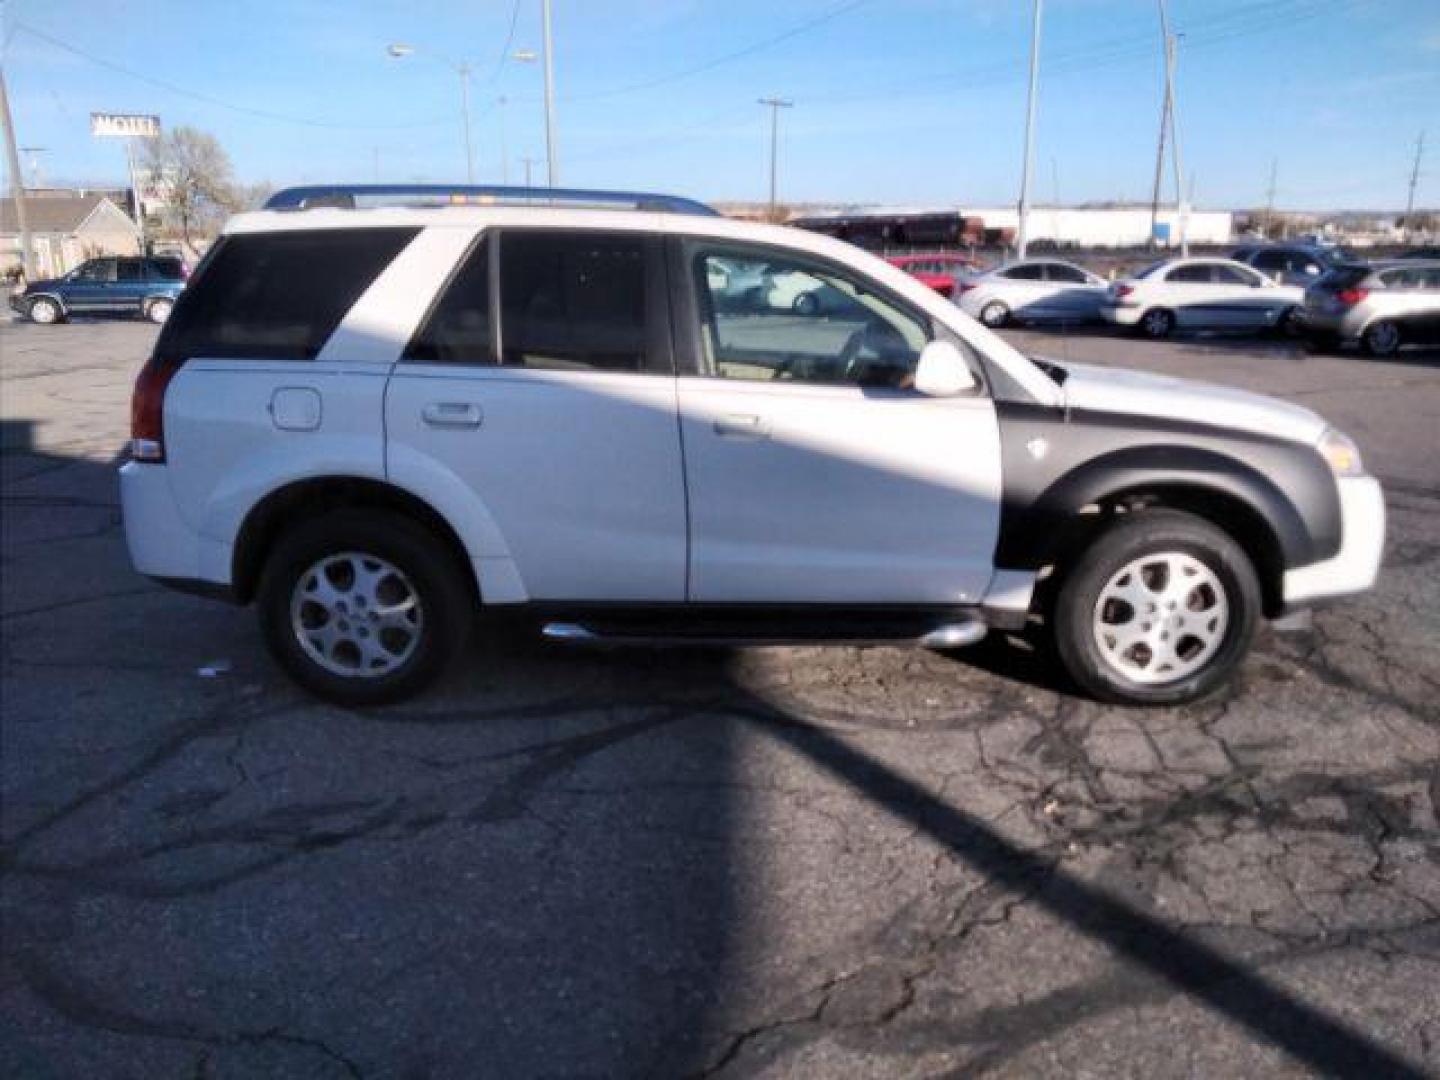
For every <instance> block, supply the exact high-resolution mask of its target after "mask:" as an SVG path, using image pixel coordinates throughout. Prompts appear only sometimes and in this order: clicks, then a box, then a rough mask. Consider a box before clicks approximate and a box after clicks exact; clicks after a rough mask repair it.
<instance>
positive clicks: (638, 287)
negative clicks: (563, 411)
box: [500, 231, 668, 372]
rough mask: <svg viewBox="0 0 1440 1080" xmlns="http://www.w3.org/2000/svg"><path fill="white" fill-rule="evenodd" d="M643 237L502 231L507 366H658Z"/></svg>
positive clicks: (663, 362)
mask: <svg viewBox="0 0 1440 1080" xmlns="http://www.w3.org/2000/svg"><path fill="white" fill-rule="evenodd" d="M647 263H648V259H647V251H646V242H645V237H643V236H639V235H629V234H623V233H584V232H567V233H558V232H554V233H551V232H539V231H537V232H507V233H505V234H503V235H502V236H501V237H500V335H501V338H502V341H503V349H504V353H503V362H504V363H505V365H506V366H510V367H529V368H549V369H555V370H560V371H576V370H579V371H626V372H645V371H663V370H666V369H667V367H668V358H666V357H663V356H661V355H659V353H660V351H661V350H659V349H658V348H655V347H654V345H653V342H652V338H651V335H650V333H649V317H648V315H649V313H648V311H647V307H648V304H647V299H646V298H647V293H648V291H649V290H648V289H647V287H646V277H647Z"/></svg>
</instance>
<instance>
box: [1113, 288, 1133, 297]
mask: <svg viewBox="0 0 1440 1080" xmlns="http://www.w3.org/2000/svg"><path fill="white" fill-rule="evenodd" d="M1114 291H1115V299H1116V300H1123V299H1125V297H1127V296H1129V295H1130V294H1131V293H1133V292H1134V291H1135V286H1134V285H1116V286H1115V290H1114Z"/></svg>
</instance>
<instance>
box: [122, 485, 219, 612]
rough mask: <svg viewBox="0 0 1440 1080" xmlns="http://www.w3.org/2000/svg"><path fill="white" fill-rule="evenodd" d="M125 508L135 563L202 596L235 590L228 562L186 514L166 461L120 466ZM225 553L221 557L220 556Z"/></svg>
mask: <svg viewBox="0 0 1440 1080" xmlns="http://www.w3.org/2000/svg"><path fill="white" fill-rule="evenodd" d="M120 506H121V510H122V511H123V513H124V518H125V544H126V546H127V547H128V548H129V549H130V562H131V563H132V564H133V565H134V567H135V569H136V570H138V571H139V572H140V573H142V574H144V575H145V576H146V577H150V578H154V579H156V580H157V581H160V582H161V583H163V584H165V585H169V586H171V587H172V588H177V589H181V590H182V591H185V592H192V593H200V594H202V595H224V594H225V593H227V592H228V591H229V589H230V580H229V574H228V572H227V571H226V569H224V568H225V567H228V562H227V561H226V560H225V559H224V558H223V553H221V552H219V551H218V550H217V548H218V547H219V545H216V544H214V543H213V542H212V543H207V542H206V541H205V540H204V539H203V538H202V537H201V536H200V535H199V534H198V533H196V532H195V531H194V530H193V529H192V528H191V527H190V526H189V525H188V524H187V523H186V522H185V520H184V518H182V517H181V515H180V508H179V507H178V506H176V504H175V496H174V494H173V492H172V491H171V489H170V477H169V475H168V474H167V470H166V468H165V466H164V465H150V464H143V463H141V462H138V461H128V462H126V463H125V464H124V465H122V466H121V467H120ZM217 556H219V557H217Z"/></svg>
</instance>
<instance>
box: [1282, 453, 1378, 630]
mask: <svg viewBox="0 0 1440 1080" xmlns="http://www.w3.org/2000/svg"><path fill="white" fill-rule="evenodd" d="M1336 483H1337V484H1338V486H1339V488H1340V528H1341V532H1340V550H1339V551H1338V552H1336V553H1335V555H1334V556H1333V557H1331V558H1329V559H1324V560H1322V561H1321V562H1317V563H1311V564H1310V565H1309V566H1302V567H1299V568H1298V569H1295V570H1286V571H1285V578H1284V582H1283V585H1282V590H1283V599H1284V602H1285V607H1286V608H1287V609H1288V608H1292V607H1301V606H1304V605H1306V604H1310V603H1314V602H1315V601H1317V600H1327V599H1330V598H1331V597H1335V596H1347V595H1349V594H1351V593H1358V592H1364V591H1365V590H1366V589H1368V588H1370V587H1371V586H1372V585H1374V584H1375V578H1376V576H1377V575H1378V574H1379V572H1380V555H1381V553H1382V551H1383V550H1384V548H1385V496H1384V493H1383V492H1382V491H1381V490H1380V481H1378V480H1376V479H1375V478H1374V477H1373V476H1344V477H1341V478H1340V479H1339V480H1337V481H1336Z"/></svg>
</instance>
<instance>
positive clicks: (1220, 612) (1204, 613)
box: [1053, 510, 1261, 705]
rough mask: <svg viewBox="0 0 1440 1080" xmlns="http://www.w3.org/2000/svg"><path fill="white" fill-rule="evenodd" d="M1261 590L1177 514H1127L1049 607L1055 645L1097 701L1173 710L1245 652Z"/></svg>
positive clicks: (1239, 560) (1233, 554) (1247, 571)
mask: <svg viewBox="0 0 1440 1080" xmlns="http://www.w3.org/2000/svg"><path fill="white" fill-rule="evenodd" d="M1260 606H1261V604H1260V584H1259V581H1258V579H1257V578H1256V575H1255V569H1254V567H1253V566H1252V565H1251V563H1250V560H1249V558H1248V557H1247V556H1246V555H1245V552H1244V551H1243V550H1241V548H1240V546H1239V545H1238V544H1236V543H1235V541H1233V540H1232V539H1230V537H1229V536H1227V535H1226V534H1225V533H1224V532H1222V531H1221V530H1220V529H1218V528H1216V527H1215V526H1214V525H1212V524H1210V523H1209V522H1208V521H1205V520H1204V519H1202V518H1198V517H1195V516H1194V515H1192V514H1186V513H1182V512H1179V511H1175V510H1147V511H1140V512H1137V513H1134V514H1128V515H1125V516H1124V517H1121V518H1119V519H1117V521H1116V522H1115V523H1114V524H1113V525H1111V526H1110V527H1109V528H1108V529H1106V530H1105V531H1104V532H1103V533H1101V534H1100V536H1099V537H1097V538H1096V539H1095V541H1094V543H1092V544H1091V545H1090V547H1089V548H1087V549H1086V550H1085V552H1084V554H1082V555H1081V557H1080V559H1079V561H1078V562H1076V564H1075V566H1074V567H1073V569H1071V570H1070V572H1069V573H1068V574H1067V575H1066V576H1065V579H1064V581H1063V583H1062V584H1061V586H1060V590H1059V593H1058V594H1057V596H1056V599H1055V607H1054V613H1053V614H1054V619H1053V622H1054V627H1055V645H1056V650H1057V652H1058V653H1059V655H1060V659H1061V661H1062V662H1063V663H1064V665H1065V668H1066V670H1067V671H1068V672H1069V673H1070V676H1071V677H1072V678H1073V679H1074V680H1075V681H1076V682H1077V683H1078V684H1079V685H1080V686H1081V687H1082V688H1083V689H1084V690H1086V691H1087V692H1088V693H1090V694H1092V695H1094V696H1095V697H1097V698H1099V699H1101V700H1102V701H1115V702H1121V703H1126V704H1146V705H1172V704H1178V703H1181V702H1186V701H1193V700H1194V699H1196V698H1198V697H1202V696H1203V695H1205V694H1207V693H1209V692H1210V691H1211V690H1214V689H1215V688H1216V687H1217V686H1219V685H1220V684H1221V683H1223V682H1224V681H1225V680H1226V679H1227V678H1229V676H1230V674H1231V673H1232V672H1233V671H1234V669H1235V667H1236V665H1237V664H1238V663H1239V662H1240V660H1241V659H1242V658H1243V657H1244V655H1245V653H1246V651H1247V650H1248V649H1249V647H1250V640H1251V638H1252V637H1253V635H1254V632H1255V623H1256V620H1257V618H1258V616H1259V612H1260Z"/></svg>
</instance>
